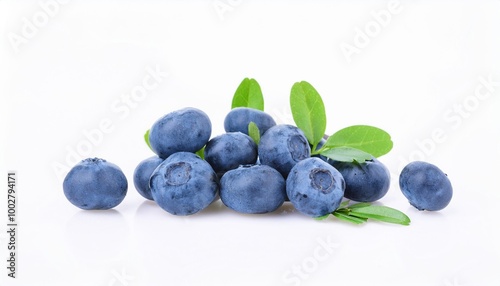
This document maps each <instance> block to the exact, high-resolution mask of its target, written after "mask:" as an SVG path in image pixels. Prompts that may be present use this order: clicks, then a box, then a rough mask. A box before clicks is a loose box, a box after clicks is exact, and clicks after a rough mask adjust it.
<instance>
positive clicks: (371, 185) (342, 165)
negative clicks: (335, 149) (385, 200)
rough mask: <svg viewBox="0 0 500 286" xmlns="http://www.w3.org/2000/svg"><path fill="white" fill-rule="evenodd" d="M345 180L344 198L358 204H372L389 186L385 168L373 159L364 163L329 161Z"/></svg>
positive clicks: (389, 176) (387, 172)
mask: <svg viewBox="0 0 500 286" xmlns="http://www.w3.org/2000/svg"><path fill="white" fill-rule="evenodd" d="M330 164H332V166H333V167H335V169H337V170H338V171H339V172H340V173H341V174H342V177H344V180H345V185H346V187H345V193H344V197H346V198H348V199H350V200H354V201H358V202H374V201H376V200H379V199H381V198H382V197H383V196H385V194H387V191H389V187H390V185H391V174H390V173H389V170H388V169H387V167H386V166H385V165H384V164H382V163H381V162H380V161H379V160H377V159H375V158H373V159H372V160H368V161H365V162H364V163H358V162H339V161H333V160H331V161H330Z"/></svg>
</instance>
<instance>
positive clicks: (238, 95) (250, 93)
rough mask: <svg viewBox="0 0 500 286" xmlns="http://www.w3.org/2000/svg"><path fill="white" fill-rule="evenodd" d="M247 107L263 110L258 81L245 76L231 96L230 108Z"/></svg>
mask: <svg viewBox="0 0 500 286" xmlns="http://www.w3.org/2000/svg"><path fill="white" fill-rule="evenodd" d="M236 107H249V108H253V109H258V110H262V111H263V110H264V97H263V96H262V91H261V89H260V85H259V83H258V82H257V81H256V80H255V79H253V78H245V79H243V81H242V82H241V83H240V85H239V86H238V88H237V89H236V92H235V93H234V96H233V102H232V104H231V108H236Z"/></svg>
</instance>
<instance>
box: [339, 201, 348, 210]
mask: <svg viewBox="0 0 500 286" xmlns="http://www.w3.org/2000/svg"><path fill="white" fill-rule="evenodd" d="M350 202H351V201H350V200H345V201H343V202H341V203H340V205H339V207H338V208H337V209H342V208H345V207H347V205H349V203H350Z"/></svg>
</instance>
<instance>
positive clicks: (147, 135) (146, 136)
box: [144, 129, 154, 152]
mask: <svg viewBox="0 0 500 286" xmlns="http://www.w3.org/2000/svg"><path fill="white" fill-rule="evenodd" d="M144 141H146V144H147V145H148V147H149V149H151V151H153V152H154V150H153V148H151V143H149V129H148V130H147V131H146V133H144Z"/></svg>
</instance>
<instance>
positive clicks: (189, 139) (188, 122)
mask: <svg viewBox="0 0 500 286" xmlns="http://www.w3.org/2000/svg"><path fill="white" fill-rule="evenodd" d="M211 134H212V123H211V122H210V118H208V116H207V114H205V113H204V112H203V111H201V110H199V109H196V108H191V107H188V108H183V109H180V110H177V111H173V112H171V113H168V114H167V115H165V116H163V117H162V118H160V119H158V120H157V121H156V122H155V123H154V124H153V126H152V127H151V129H150V132H149V143H150V144H151V148H152V149H153V151H154V152H155V153H156V154H157V155H158V156H159V157H160V158H163V159H166V158H167V157H168V156H170V155H171V154H173V153H176V152H184V151H185V152H196V151H198V150H200V149H201V148H202V147H203V146H205V144H207V142H208V139H210V136H211Z"/></svg>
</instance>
